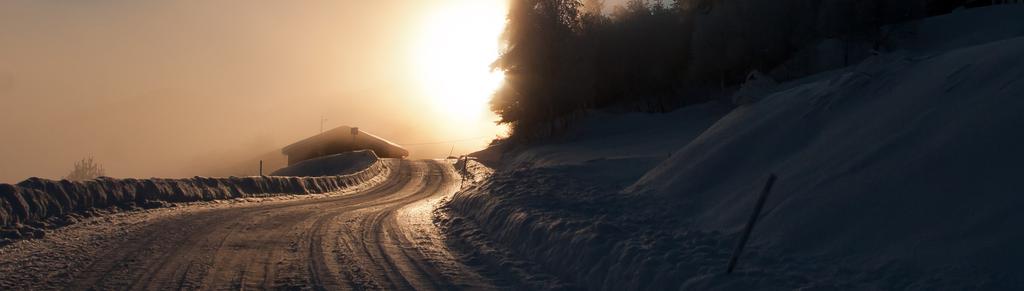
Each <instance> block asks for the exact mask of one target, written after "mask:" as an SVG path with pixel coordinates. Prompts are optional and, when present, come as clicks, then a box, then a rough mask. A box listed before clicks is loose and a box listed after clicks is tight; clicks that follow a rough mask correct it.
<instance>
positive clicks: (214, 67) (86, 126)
mask: <svg viewBox="0 0 1024 291" xmlns="http://www.w3.org/2000/svg"><path fill="white" fill-rule="evenodd" d="M504 7H505V3H504V0H416V1H408V0H374V1H366V0H349V1H345V0H322V1H319V0H305V1H269V0H268V1H216V0H211V1H163V0H152V1H137V0H89V1H71V0H5V1H0V108H2V109H0V137H2V143H0V182H15V181H19V180H21V179H24V178H26V177H29V176H40V177H47V178H59V177H60V176H62V175H65V174H67V171H68V170H70V168H71V165H72V164H73V163H74V161H76V160H78V159H80V158H82V157H85V156H90V155H91V156H94V157H95V158H96V159H97V160H98V161H100V162H102V163H103V164H104V166H105V167H106V168H107V172H108V174H109V175H111V176H115V177H149V176H169V177H176V176H190V175H194V174H196V173H197V172H198V170H197V169H196V167H197V165H200V164H202V165H209V164H210V163H214V164H215V163H224V162H228V161H231V160H238V159H243V158H245V157H251V156H253V155H255V154H257V153H264V152H267V151H269V150H272V149H275V148H280V147H281V146H283V145H287V144H289V143H291V142H294V141H296V140H298V139H301V138H304V137H307V136H310V135H313V134H316V133H317V132H318V131H319V127H320V116H321V115H323V116H324V117H326V118H327V125H328V128H330V127H332V126H337V125H342V124H346V125H353V126H359V127H361V128H363V129H364V130H367V131H370V132H373V133H375V134H378V135H380V136H384V137H386V138H390V139H392V140H394V141H395V142H398V143H407V144H408V143H422V142H433V141H446V140H457V139H465V138H478V137H493V136H495V135H496V134H499V132H500V131H501V130H500V129H499V128H498V127H496V126H495V125H494V124H493V123H492V122H491V120H493V119H495V118H494V116H493V115H492V114H490V113H489V112H487V110H486V100H487V98H488V97H489V96H488V95H489V94H488V92H489V91H488V90H489V89H488V88H493V87H494V86H497V84H498V83H499V82H500V75H495V74H493V73H489V72H488V69H487V65H488V64H489V62H490V59H493V57H494V56H495V55H496V54H497V42H498V39H497V38H498V34H499V33H500V30H501V26H502V25H503V21H504V19H503V18H504V12H505V11H504V9H505V8H504ZM461 80H465V81H466V82H465V83H468V84H470V85H468V86H462V85H461V84H460V83H461ZM486 141H487V139H485V138H478V139H477V140H474V141H470V142H460V143H457V144H456V152H463V153H464V152H467V151H470V150H472V149H474V148H479V147H481V146H482V144H483V143H484V142H486ZM451 146H452V145H451V144H442V145H436V146H410V147H409V149H410V150H411V151H412V152H413V155H414V157H439V156H443V155H447V154H448V151H449V149H450V148H451Z"/></svg>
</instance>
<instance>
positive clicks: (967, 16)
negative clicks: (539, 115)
mask: <svg viewBox="0 0 1024 291" xmlns="http://www.w3.org/2000/svg"><path fill="white" fill-rule="evenodd" d="M1007 11H1011V12H1007ZM1013 11H1016V12H1013ZM1020 15H1024V10H1021V8H1020V7H1019V6H998V7H991V8H984V9H972V10H970V11H965V12H958V13H956V14H953V15H951V16H943V17H941V18H939V19H928V20H925V21H923V22H921V23H920V25H918V26H917V28H918V29H919V33H920V34H921V35H923V39H922V40H920V41H921V42H922V43H925V42H929V41H940V40H938V39H929V37H928V35H938V32H933V31H934V30H935V29H940V28H942V27H943V26H940V25H937V24H935V23H959V24H960V27H964V31H967V32H968V33H970V34H976V36H975V37H972V36H967V35H962V34H958V33H957V30H948V31H946V33H947V34H949V36H948V37H947V39H946V40H945V41H941V43H942V44H941V45H940V44H932V45H930V46H933V47H940V48H941V47H942V46H945V45H949V46H954V47H958V48H957V49H952V50H945V51H939V50H933V49H929V48H926V47H922V48H914V49H909V50H904V51H901V52H893V53H889V54H884V55H881V56H876V57H872V58H869V59H867V60H865V61H864V62H862V63H861V64H859V65H856V66H854V67H850V68H845V69H841V70H838V71H832V72H827V73H823V74H819V75H815V76H810V77H807V78H803V79H800V80H794V81H792V82H788V83H784V84H780V85H779V87H778V88H777V89H778V91H775V93H771V94H770V95H768V96H763V97H762V98H759V99H760V101H759V102H756V103H751V104H747V105H744V106H741V107H739V108H737V109H735V110H732V111H731V112H729V113H728V114H727V115H725V116H724V117H722V118H721V119H712V121H711V122H709V123H705V121H704V120H685V119H683V117H682V116H684V115H683V114H681V115H678V116H672V115H654V116H640V115H636V116H627V117H621V116H620V117H610V116H606V117H598V118H595V120H594V121H593V122H592V123H590V124H588V125H587V126H586V129H584V130H583V131H584V132H592V133H594V134H583V135H581V137H577V138H573V139H570V140H568V141H563V142H557V143H552V144H549V145H543V146H539V147H536V148H532V149H526V150H521V151H519V152H513V153H509V154H507V155H506V156H507V157H506V161H507V162H508V163H509V164H508V165H506V166H505V167H503V168H501V169H499V170H498V171H496V172H495V173H494V174H493V176H492V177H491V178H490V179H487V180H485V181H483V182H482V183H480V184H477V185H472V186H470V187H469V188H467V189H466V190H464V191H461V192H459V193H457V194H456V195H455V196H454V197H453V199H452V201H451V202H450V204H449V205H450V211H451V213H452V215H453V216H455V217H456V218H455V219H453V220H455V221H458V220H460V219H461V220H464V221H471V222H472V223H474V224H475V225H476V226H477V227H478V228H479V229H478V230H476V231H465V230H464V231H462V234H463V237H464V238H465V239H466V240H474V239H475V240H480V239H484V238H485V239H488V240H492V241H494V242H496V243H498V244H500V245H503V246H505V247H507V248H509V249H512V250H514V251H515V252H517V253H518V254H520V255H521V256H524V257H527V258H529V259H530V260H533V261H536V262H538V263H540V264H541V265H543V266H544V267H545V268H546V271H548V272H550V273H552V274H557V275H558V276H559V277H561V278H563V279H564V280H565V281H567V282H574V283H576V284H578V285H580V287H584V288H587V289H606V290H623V289H625V290H634V289H657V290H663V289H680V288H681V289H699V290H703V289H726V290H750V289H755V288H756V289H765V288H768V289H789V290H792V289H816V288H817V289H924V290H934V289H961V290H962V289H1004V290H1019V289H1024V269H1020V268H1017V267H1016V264H1017V263H1018V262H1020V261H1022V260H1024V247H1020V246H1019V245H1020V244H1019V242H1020V241H1022V240H1024V232H1021V231H1018V230H1017V229H1016V227H1018V225H1021V224H1024V212H1022V211H1019V209H1017V208H1018V207H1019V206H1021V205H1024V196H1022V195H1021V193H1024V182H1021V181H1024V179H1020V178H1019V177H1017V176H1018V175H1019V173H1020V171H1019V169H1021V165H1024V150H1021V149H1024V131H1022V130H1021V128H1024V114H1021V112H1024V98H1022V97H1024V37H1021V35H1024V31H1021V32H1020V33H1016V32H1013V31H1012V29H1013V27H1018V26H1019V25H1020V23H1024V21H1021V20H1024V18H1021V17H1019V16H1020ZM949 17H960V18H958V19H953V18H949ZM988 18H991V19H988ZM976 19H986V20H985V21H984V23H1001V22H1005V21H1010V20H1014V21H1015V22H1014V23H1015V24H1014V25H1017V26H1009V28H1008V27H1007V26H998V25H997V26H991V27H989V29H991V30H989V31H987V32H985V33H982V32H980V31H981V30H982V29H980V28H978V27H975V26H973V23H972V22H971V21H973V20H976ZM1008 31H1009V32H1008ZM1004 33H1005V34H1004ZM1007 35H1010V36H1014V37H1005V36H1007ZM989 37H993V38H996V37H999V38H997V39H989ZM979 39H988V40H989V41H980V40H979ZM961 40H963V41H961ZM959 45H965V46H959ZM684 110H698V109H695V108H690V109H684ZM707 116H715V115H714V114H710V113H709V114H707ZM661 118H667V119H664V120H662V119H661ZM671 118H680V119H677V120H672V119H671ZM645 119H649V120H657V122H651V123H650V124H648V123H647V121H645ZM602 120H604V121H608V122H601V121H602ZM655 123H661V124H665V125H663V126H657V125H656V124H655ZM702 126H703V128H701V127H702ZM673 127H676V128H680V131H689V130H690V128H699V130H697V133H696V134H693V135H688V134H679V135H674V134H675V133H674V132H673V131H672V130H671V129H672V128H673ZM634 129H639V130H634ZM663 135H664V136H675V137H677V138H678V140H676V141H673V142H672V143H674V144H678V143H682V144H681V145H680V146H679V147H677V148H675V149H676V150H675V151H672V150H667V149H668V145H665V146H660V145H657V144H656V143H657V140H658V138H659V137H660V136H663ZM669 152H671V155H670V156H669V155H663V156H662V157H659V156H658V155H654V154H652V153H669ZM770 173H775V174H777V175H778V177H779V180H778V181H777V182H776V184H775V188H774V189H773V191H772V194H771V196H769V198H768V201H767V203H766V205H765V207H764V211H763V213H762V214H761V219H760V221H759V223H758V226H757V228H756V229H755V230H754V233H753V235H752V237H751V240H750V243H749V245H748V247H747V251H746V252H745V253H744V254H743V256H742V258H741V259H740V265H739V267H738V268H737V272H736V273H734V274H732V275H725V274H724V272H725V268H726V266H727V263H728V259H729V256H730V255H731V253H732V251H733V248H734V246H735V242H736V239H737V237H738V233H739V232H740V231H741V229H742V227H743V225H744V222H745V220H746V219H747V218H749V216H750V212H751V210H752V209H753V208H754V207H753V204H754V202H755V201H756V199H757V193H758V190H759V188H760V187H762V186H763V183H764V182H765V179H766V178H767V176H768V175H769V174H770ZM482 237H483V238H482Z"/></svg>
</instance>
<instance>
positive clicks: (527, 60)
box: [491, 0, 978, 141]
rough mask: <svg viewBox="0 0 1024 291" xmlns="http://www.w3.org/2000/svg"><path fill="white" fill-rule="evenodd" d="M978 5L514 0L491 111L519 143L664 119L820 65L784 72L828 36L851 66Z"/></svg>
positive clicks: (936, 0) (954, 0)
mask: <svg viewBox="0 0 1024 291" xmlns="http://www.w3.org/2000/svg"><path fill="white" fill-rule="evenodd" d="M976 2H978V1H970V0H942V1H940V0H674V1H671V2H668V1H666V2H661V1H644V0H631V1H629V2H628V3H627V4H626V5H623V6H617V7H613V8H610V9H605V7H604V3H603V1H602V0H586V1H578V0H511V3H510V10H509V14H508V26H507V28H506V31H505V34H504V41H505V44H506V47H505V51H504V52H503V54H502V55H501V57H500V58H499V59H498V60H497V61H496V62H495V63H494V68H495V69H498V70H502V71H504V72H505V76H506V83H505V85H504V86H503V87H502V88H500V89H499V90H498V91H497V92H496V93H495V95H494V98H493V99H492V102H491V106H492V109H493V110H494V111H495V112H496V113H497V114H498V115H499V116H500V117H501V122H503V123H507V124H509V125H510V126H511V129H512V138H513V139H517V140H523V141H526V140H531V139H535V138H543V137H547V136H550V135H553V134H557V133H558V132H560V131H561V130H564V129H565V128H567V127H568V126H569V124H570V123H571V121H572V120H573V119H575V118H577V117H579V116H582V114H583V113H584V112H586V110H589V109H595V108H605V107H610V106H620V107H624V108H627V109H631V110H638V111H648V112H665V111H668V110H671V109H674V108H678V107H680V106H685V105H688V104H694V103H698V102H704V101H707V100H709V99H712V98H716V97H717V96H721V95H722V92H724V91H725V90H724V89H725V88H728V87H731V86H736V85H738V84H740V83H742V82H743V81H744V80H745V78H746V77H747V75H748V74H749V73H750V72H752V71H755V70H756V71H760V72H771V76H772V77H775V78H777V79H780V80H785V79H792V78H796V77H800V76H804V75H807V74H810V73H814V70H815V69H816V68H798V67H793V66H789V67H787V68H781V67H783V66H781V65H783V64H784V63H786V61H787V60H789V59H790V58H791V57H792V56H793V55H794V54H796V53H798V52H799V51H800V50H801V49H804V48H806V47H808V46H811V45H814V44H816V43H818V42H820V41H822V40H825V39H832V40H837V41H840V42H842V43H843V44H844V46H845V47H846V48H845V50H846V51H847V52H846V53H845V56H843V58H844V60H843V62H845V63H846V64H849V62H850V61H853V60H855V59H856V58H858V57H863V56H865V55H866V54H867V53H868V52H870V51H871V50H879V49H884V40H885V38H886V37H887V36H885V35H884V34H885V33H884V32H883V29H882V27H883V26H884V25H887V24H892V23H898V22H903V21H907V20H913V19H918V18H922V17H925V16H928V15H935V14H943V13H948V12H949V11H951V10H952V9H953V8H954V7H959V6H962V5H965V4H966V5H969V4H971V3H976Z"/></svg>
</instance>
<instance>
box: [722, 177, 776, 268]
mask: <svg viewBox="0 0 1024 291" xmlns="http://www.w3.org/2000/svg"><path fill="white" fill-rule="evenodd" d="M774 184H775V174H771V175H769V176H768V183H766V184H765V185H764V189H763V190H761V197H758V198H757V204H756V205H755V206H754V212H753V213H751V214H750V220H747V227H746V229H745V230H743V236H740V241H739V243H737V244H736V250H735V251H733V252H732V258H731V259H729V268H728V269H727V270H726V271H725V273H726V274H732V271H733V270H734V269H736V263H737V261H739V259H740V254H741V253H743V248H744V247H746V246H747V239H749V238H750V232H751V231H753V230H754V225H755V224H757V217H758V216H760V215H761V208H764V201H765V200H767V198H768V192H770V191H771V190H772V185H774Z"/></svg>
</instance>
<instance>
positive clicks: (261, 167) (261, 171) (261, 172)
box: [260, 160, 263, 177]
mask: <svg viewBox="0 0 1024 291" xmlns="http://www.w3.org/2000/svg"><path fill="white" fill-rule="evenodd" d="M260 177H263V160H260Z"/></svg>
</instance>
